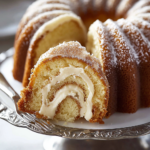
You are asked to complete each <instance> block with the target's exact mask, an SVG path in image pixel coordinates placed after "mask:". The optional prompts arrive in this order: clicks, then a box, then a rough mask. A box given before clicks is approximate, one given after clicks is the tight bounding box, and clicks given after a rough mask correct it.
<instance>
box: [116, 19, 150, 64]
mask: <svg viewBox="0 0 150 150" xmlns="http://www.w3.org/2000/svg"><path fill="white" fill-rule="evenodd" d="M117 23H118V25H119V26H120V27H121V28H122V29H123V32H126V36H127V38H128V39H130V44H131V45H132V47H133V50H134V51H132V53H133V54H134V57H135V59H136V62H137V64H139V63H141V62H147V61H148V59H149V56H150V45H149V42H148V40H147V39H146V38H145V37H144V36H143V34H142V33H141V31H140V30H139V29H138V28H137V27H136V26H134V25H133V24H132V23H130V22H129V21H127V20H125V19H120V20H118V21H117Z"/></svg>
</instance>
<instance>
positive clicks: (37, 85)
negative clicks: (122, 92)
mask: <svg viewBox="0 0 150 150" xmlns="http://www.w3.org/2000/svg"><path fill="white" fill-rule="evenodd" d="M70 65H71V66H74V67H75V68H83V70H84V72H85V73H86V74H87V75H88V76H89V78H90V80H91V81H92V83H93V84H94V95H93V98H92V103H93V118H99V114H100V113H106V110H104V108H105V106H106V105H107V102H106V100H105V98H104V97H105V95H106V89H105V88H106V87H105V86H104V83H103V82H102V81H101V80H100V78H99V76H98V75H97V74H96V72H95V71H94V70H93V69H92V68H91V67H90V66H88V65H87V64H86V63H84V62H82V61H81V60H78V59H75V58H74V59H70V58H62V57H59V58H58V57H54V58H53V59H52V60H51V61H49V60H47V61H46V60H45V62H43V63H42V64H41V65H40V66H39V67H38V68H37V70H36V71H37V72H36V74H35V76H34V78H33V80H32V82H30V84H29V87H30V85H32V86H33V87H32V90H31V91H32V92H31V93H30V94H29V95H30V96H29V97H28V98H29V100H28V101H27V102H26V103H24V104H23V105H22V109H26V111H28V112H31V110H32V111H34V112H39V111H40V108H41V105H42V93H41V89H42V88H43V87H45V86H46V85H47V84H48V83H50V82H51V79H52V78H53V77H54V76H58V75H59V73H60V69H61V68H65V67H69V66H70ZM66 85H75V86H78V87H79V88H81V89H83V93H84V101H86V100H87V97H88V94H89V90H88V86H87V83H86V82H85V81H84V80H83V79H82V78H81V77H80V76H75V75H71V76H68V77H67V78H65V79H64V80H63V81H61V82H59V81H58V82H57V84H55V85H53V86H52V87H51V90H50V91H49V92H48V96H47V101H48V102H51V101H53V99H54V97H55V94H56V92H57V91H59V90H60V89H62V87H64V86H66ZM22 97H23V98H24V95H22ZM77 97H78V93H77ZM80 108H81V106H80V103H79V102H78V101H76V100H75V99H74V98H73V97H71V96H67V97H66V98H65V99H64V100H63V101H62V102H61V103H60V105H59V106H58V107H57V111H56V115H55V117H54V119H58V120H65V121H74V120H76V119H77V118H79V116H80Z"/></svg>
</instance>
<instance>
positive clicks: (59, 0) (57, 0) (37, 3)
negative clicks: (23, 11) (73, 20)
mask: <svg viewBox="0 0 150 150" xmlns="http://www.w3.org/2000/svg"><path fill="white" fill-rule="evenodd" d="M50 3H54V4H56V3H60V4H66V5H68V4H69V1H67V0H66V1H64V0H37V1H35V2H34V3H32V4H31V5H30V6H29V7H28V9H27V11H31V10H33V9H36V8H37V7H39V6H41V5H44V4H50Z"/></svg>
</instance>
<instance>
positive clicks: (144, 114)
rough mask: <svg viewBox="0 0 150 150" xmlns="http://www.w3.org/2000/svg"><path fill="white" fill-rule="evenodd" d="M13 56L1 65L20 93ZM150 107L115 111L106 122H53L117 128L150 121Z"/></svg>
mask: <svg viewBox="0 0 150 150" xmlns="http://www.w3.org/2000/svg"><path fill="white" fill-rule="evenodd" d="M12 67H13V58H12V57H10V58H8V59H6V60H5V61H4V62H3V63H2V65H1V72H2V73H3V75H4V76H5V78H6V79H7V81H8V82H9V83H10V85H11V86H12V87H13V88H14V89H15V90H16V92H17V93H18V94H20V91H21V90H22V89H23V87H22V85H21V83H20V82H18V81H16V80H14V78H13V76H12ZM149 114H150V108H144V109H139V110H138V111H137V112H136V113H134V114H126V113H115V114H113V115H112V116H110V117H109V118H108V119H104V122H105V124H98V123H89V122H87V121H85V120H83V119H81V120H78V121H77V122H75V123H66V122H62V121H59V122H56V121H55V122H53V123H54V124H58V125H62V126H66V127H73V128H84V129H116V128H124V127H131V126H137V125H141V124H144V123H147V122H150V115H149Z"/></svg>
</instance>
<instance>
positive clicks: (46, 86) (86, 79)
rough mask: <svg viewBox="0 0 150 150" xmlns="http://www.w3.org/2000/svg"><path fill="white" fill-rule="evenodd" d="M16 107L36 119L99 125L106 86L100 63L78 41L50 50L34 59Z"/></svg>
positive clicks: (105, 105) (107, 95) (105, 97)
mask: <svg viewBox="0 0 150 150" xmlns="http://www.w3.org/2000/svg"><path fill="white" fill-rule="evenodd" d="M32 71H33V73H32V75H31V78H30V82H29V85H28V87H27V88H25V89H24V90H23V91H22V92H21V97H22V98H21V99H20V100H19V102H18V108H19V110H21V111H25V112H29V113H35V114H36V115H37V116H38V117H41V118H47V119H57V120H64V121H75V120H76V119H78V118H82V117H84V118H85V119H86V120H87V121H89V122H99V123H103V121H102V119H103V118H104V117H105V115H106V113H107V106H108V99H109V86H108V81H107V79H106V77H105V75H104V73H103V72H102V69H101V65H100V62H99V60H98V59H97V58H95V57H94V56H91V55H90V54H89V53H88V52H87V51H86V49H85V48H84V47H82V46H81V45H80V44H79V43H78V42H68V43H66V42H64V43H63V44H60V45H58V46H56V47H54V48H50V50H48V51H47V52H46V53H44V54H43V55H42V56H41V57H40V59H39V60H38V62H37V64H36V65H35V68H34V69H33V70H32Z"/></svg>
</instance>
